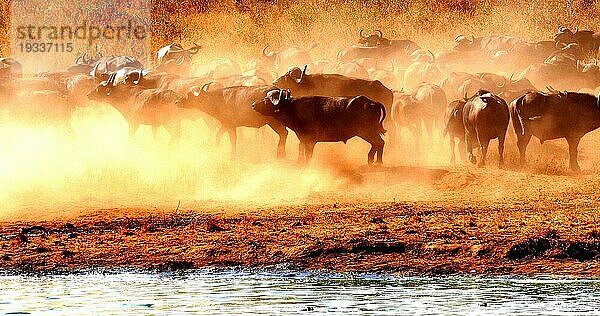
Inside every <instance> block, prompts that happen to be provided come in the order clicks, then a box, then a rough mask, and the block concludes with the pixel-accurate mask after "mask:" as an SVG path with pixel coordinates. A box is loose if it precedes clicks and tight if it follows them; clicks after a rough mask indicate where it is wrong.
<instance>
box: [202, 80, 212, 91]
mask: <svg viewBox="0 0 600 316" xmlns="http://www.w3.org/2000/svg"><path fill="white" fill-rule="evenodd" d="M211 84H213V82H212V81H209V82H207V83H205V84H203V85H202V88H200V89H201V90H202V91H204V92H208V88H209V87H210V85H211Z"/></svg>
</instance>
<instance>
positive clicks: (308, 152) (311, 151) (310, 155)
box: [304, 141, 316, 163]
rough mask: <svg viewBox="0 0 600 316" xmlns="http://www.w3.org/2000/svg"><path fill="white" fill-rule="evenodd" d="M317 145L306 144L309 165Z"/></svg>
mask: <svg viewBox="0 0 600 316" xmlns="http://www.w3.org/2000/svg"><path fill="white" fill-rule="evenodd" d="M315 145H316V143H315V142H314V141H310V142H306V143H304V155H305V156H306V162H307V163H309V162H310V160H311V159H312V156H313V151H314V149H315Z"/></svg>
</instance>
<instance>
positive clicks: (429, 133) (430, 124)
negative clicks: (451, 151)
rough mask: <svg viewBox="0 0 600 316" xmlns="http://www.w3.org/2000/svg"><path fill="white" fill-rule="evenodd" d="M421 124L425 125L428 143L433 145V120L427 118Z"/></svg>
mask: <svg viewBox="0 0 600 316" xmlns="http://www.w3.org/2000/svg"><path fill="white" fill-rule="evenodd" d="M423 124H425V129H426V130H427V137H429V143H433V118H432V117H427V118H426V119H424V120H423Z"/></svg>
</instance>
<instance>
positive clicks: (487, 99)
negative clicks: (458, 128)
mask: <svg viewBox="0 0 600 316" xmlns="http://www.w3.org/2000/svg"><path fill="white" fill-rule="evenodd" d="M509 116H510V114H509V111H508V106H507V105H506V102H505V101H504V100H502V99H501V98H500V97H498V96H496V95H494V94H492V93H490V92H489V91H485V90H480V91H479V92H478V93H477V94H476V95H475V96H473V97H471V98H470V99H469V100H468V101H467V102H466V103H465V105H464V108H463V124H464V127H465V141H466V143H467V153H468V157H469V161H470V162H471V163H477V158H476V157H475V155H473V148H474V147H475V146H476V145H478V146H479V147H481V160H480V161H479V164H478V166H480V167H482V166H485V159H486V156H487V150H488V145H489V143H490V140H492V139H495V138H498V155H499V158H498V159H499V160H498V165H499V166H500V167H502V166H503V165H504V138H505V137H506V130H507V129H508V122H509Z"/></svg>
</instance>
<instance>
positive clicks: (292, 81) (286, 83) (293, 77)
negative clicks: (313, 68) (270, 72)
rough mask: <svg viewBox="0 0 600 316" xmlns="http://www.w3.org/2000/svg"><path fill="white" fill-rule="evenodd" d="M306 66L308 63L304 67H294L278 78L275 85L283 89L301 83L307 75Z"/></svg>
mask: <svg viewBox="0 0 600 316" xmlns="http://www.w3.org/2000/svg"><path fill="white" fill-rule="evenodd" d="M306 68H308V65H305V66H304V68H302V69H300V68H298V67H293V68H292V69H290V70H289V71H288V72H287V73H286V74H285V75H283V76H281V77H279V78H277V80H275V81H274V82H273V85H274V86H276V87H278V88H281V89H291V88H292V87H295V86H299V85H301V84H302V82H303V80H304V77H305V76H306Z"/></svg>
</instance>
